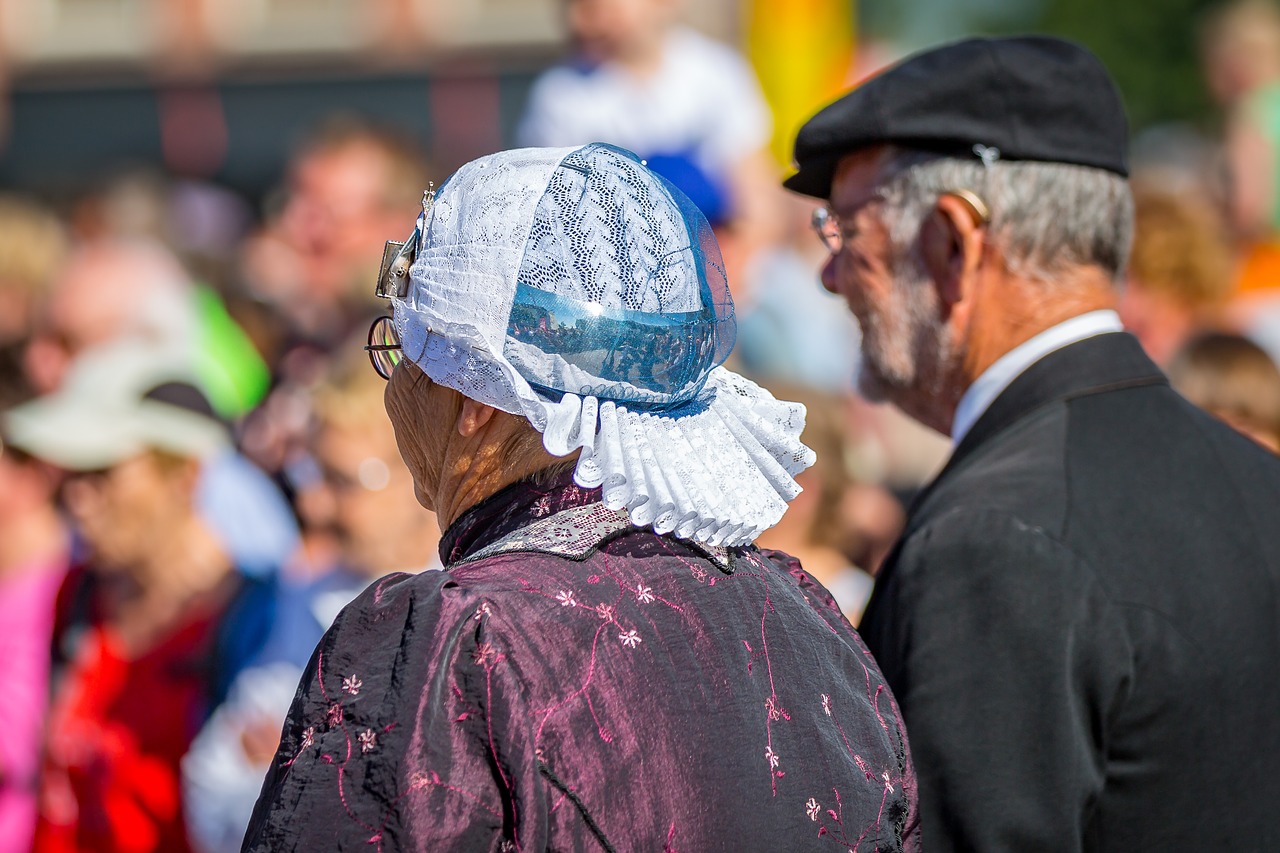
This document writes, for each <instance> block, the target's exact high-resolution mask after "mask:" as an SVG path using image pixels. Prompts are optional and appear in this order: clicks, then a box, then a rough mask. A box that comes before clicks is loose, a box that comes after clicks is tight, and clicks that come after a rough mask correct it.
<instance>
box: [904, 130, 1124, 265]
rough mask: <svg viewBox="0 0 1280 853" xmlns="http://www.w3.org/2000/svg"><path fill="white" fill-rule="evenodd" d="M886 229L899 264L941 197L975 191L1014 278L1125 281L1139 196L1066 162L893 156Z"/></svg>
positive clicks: (1114, 178)
mask: <svg viewBox="0 0 1280 853" xmlns="http://www.w3.org/2000/svg"><path fill="white" fill-rule="evenodd" d="M882 174H883V175H884V176H885V178H884V185H883V187H882V190H881V193H880V195H881V196H882V197H883V198H884V199H885V201H886V202H887V205H886V208H885V214H884V222H885V224H886V226H887V227H888V228H889V233H890V237H891V239H892V241H893V243H894V247H895V249H896V251H897V252H898V253H899V256H900V257H906V256H907V255H908V254H910V247H911V246H912V245H913V244H914V243H915V240H916V237H917V236H918V235H919V233H920V226H921V225H922V224H923V223H924V220H925V217H927V216H928V215H929V213H930V212H931V211H932V210H933V209H934V205H935V204H936V203H937V200H938V196H940V195H942V194H943V193H946V192H950V191H953V190H970V191H972V192H974V193H976V194H977V195H979V196H980V197H981V198H982V200H983V201H985V202H986V203H987V205H988V207H989V208H990V210H991V223H990V231H991V236H992V238H993V240H994V241H995V242H996V244H997V245H998V246H999V247H1000V249H1001V250H1002V252H1003V254H1004V260H1005V263H1006V264H1008V266H1009V269H1010V271H1012V272H1014V273H1015V274H1017V275H1020V276H1024V277H1026V278H1029V279H1033V280H1037V281H1043V282H1050V281H1052V280H1053V279H1054V278H1055V277H1056V276H1057V275H1059V274H1060V273H1062V272H1063V271H1064V270H1067V269H1070V268H1071V267H1076V266H1089V265H1096V266H1098V267H1101V268H1102V269H1103V270H1104V271H1105V272H1106V273H1107V274H1108V275H1110V276H1111V277H1112V279H1113V280H1117V281H1118V280H1119V279H1120V277H1121V276H1122V275H1123V273H1124V267H1125V263H1126V262H1127V260H1128V258H1129V247H1130V245H1131V243H1132V242H1133V195H1132V194H1131V193H1130V191H1129V184H1128V182H1127V181H1126V180H1125V179H1124V178H1122V177H1120V176H1119V175H1116V174H1114V173H1112V172H1108V171H1105V170H1103V169H1094V168H1090V167H1087V166H1075V165H1069V164H1066V163H1043V162H1032V161H1006V160H996V161H994V162H990V163H985V162H984V161H982V160H979V159H974V160H962V159H958V158H955V157H946V156H941V155H938V154H932V153H928V152H923V151H917V150H911V149H905V148H902V149H897V150H896V151H894V152H893V153H892V154H891V155H890V157H889V159H888V161H887V163H886V165H885V167H884V171H883V173H882Z"/></svg>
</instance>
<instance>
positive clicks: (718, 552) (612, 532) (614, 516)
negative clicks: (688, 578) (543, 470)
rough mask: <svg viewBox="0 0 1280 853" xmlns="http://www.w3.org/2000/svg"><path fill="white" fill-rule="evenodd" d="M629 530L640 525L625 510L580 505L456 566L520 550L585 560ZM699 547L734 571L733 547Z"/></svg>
mask: <svg viewBox="0 0 1280 853" xmlns="http://www.w3.org/2000/svg"><path fill="white" fill-rule="evenodd" d="M628 529H632V530H638V529H640V528H639V527H637V526H636V525H635V524H632V522H631V519H630V517H629V516H628V515H627V513H626V512H624V511H620V510H613V509H609V508H608V507H607V506H605V505H604V504H602V503H594V504H588V505H586V506H576V507H572V508H570V509H566V510H564V511H563V512H558V513H556V514H555V515H551V516H548V517H546V518H542V519H538V520H537V521H535V522H533V523H532V524H530V525H528V526H526V527H522V528H520V529H519V530H514V531H512V532H511V533H508V534H507V535H506V536H504V537H502V538H501V539H499V540H498V541H496V542H493V543H490V544H489V545H486V546H485V547H483V548H481V549H480V550H479V551H477V552H475V553H474V554H472V555H471V556H469V557H467V558H466V559H463V560H459V561H458V562H457V563H455V564H454V565H458V566H461V565H465V564H467V563H473V562H475V561H477V560H484V559H487V558H489V557H496V556H498V555H500V554H510V553H514V552H519V551H531V552H536V553H539V554H550V555H552V556H556V557H565V558H567V559H570V560H575V561H581V560H585V559H586V558H587V557H589V556H591V554H593V553H595V552H596V551H597V550H598V549H599V548H600V546H601V545H603V544H604V543H605V542H606V541H607V540H609V539H611V538H613V537H614V536H616V535H617V534H619V533H621V532H622V531H624V530H628ZM697 550H698V551H699V552H700V553H703V554H705V555H706V556H707V558H708V559H710V560H711V561H712V562H714V563H715V564H716V565H717V567H719V568H720V569H721V570H723V571H726V572H728V571H729V570H730V561H731V559H732V556H733V554H732V549H730V548H726V547H721V546H712V545H699V546H697Z"/></svg>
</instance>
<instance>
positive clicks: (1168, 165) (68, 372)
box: [0, 0, 1280, 853]
mask: <svg viewBox="0 0 1280 853" xmlns="http://www.w3.org/2000/svg"><path fill="white" fill-rule="evenodd" d="M566 10H567V20H568V24H569V27H570V30H571V32H572V34H573V37H574V39H573V44H574V51H575V52H574V54H573V55H572V56H569V57H566V60H565V62H564V63H563V64H561V65H559V66H557V67H555V68H553V69H551V70H549V71H547V72H546V73H545V74H544V75H543V76H542V77H541V78H540V80H539V81H538V82H537V84H536V85H535V87H534V89H533V91H532V93H531V96H530V99H529V101H528V103H527V105H526V108H525V115H524V118H523V120H522V122H521V124H520V127H519V130H518V134H517V139H515V140H513V142H514V143H517V144H527V145H572V144H578V143H585V142H589V141H595V140H603V141H607V142H612V143H615V144H618V145H621V146H623V147H626V148H629V149H631V150H634V151H635V152H636V153H637V154H639V155H640V156H641V157H643V158H645V159H646V160H647V161H648V164H649V166H650V167H651V168H653V169H654V170H656V171H658V172H659V173H661V174H662V175H664V176H665V177H667V178H668V179H669V180H670V181H672V182H673V183H674V184H676V185H677V186H679V187H680V188H681V189H682V190H684V191H685V193H686V194H688V195H689V196H690V198H692V199H693V200H694V201H695V202H696V203H697V204H698V205H699V207H700V208H701V209H702V210H703V212H704V213H705V214H706V215H707V218H708V220H709V221H710V222H711V224H712V225H713V227H714V228H715V231H716V234H717V237H718V239H719V241H720V242H721V246H722V249H723V254H724V258H725V264H726V267H727V270H728V275H729V281H730V285H731V288H732V292H733V296H734V300H735V305H736V312H737V320H738V341H737V346H736V347H735V351H734V355H733V357H732V360H731V366H732V367H733V368H734V369H736V370H739V371H741V372H742V373H744V374H746V375H747V376H749V377H751V378H753V379H755V380H756V381H758V382H760V383H761V384H763V385H765V386H767V387H769V388H770V389H771V390H772V391H773V392H774V393H775V395H777V396H779V397H782V398H785V399H793V400H799V401H801V402H803V403H805V404H806V406H807V407H808V412H809V415H808V426H807V428H806V432H805V435H804V441H805V442H806V443H807V444H808V445H809V446H810V447H812V448H814V449H815V450H816V451H817V453H818V464H817V465H815V466H814V467H813V468H812V469H810V470H808V471H806V472H804V473H803V474H801V475H800V476H799V477H798V478H797V479H798V480H799V482H800V483H801V485H802V486H803V487H804V493H803V494H802V495H801V496H800V497H799V498H798V499H796V500H795V501H794V502H793V504H792V505H791V508H790V510H789V511H788V513H787V514H786V516H785V517H784V518H783V520H782V522H781V523H780V524H779V525H778V526H777V527H775V528H773V529H771V530H769V531H767V532H766V534H765V535H764V536H762V537H761V539H760V543H761V545H762V546H767V547H774V548H780V549H783V550H786V551H788V552H790V553H792V554H794V555H795V556H797V557H798V558H799V559H800V560H801V562H802V563H803V565H804V566H805V567H806V568H807V569H808V570H809V571H810V573H811V574H813V575H814V576H815V577H817V578H818V579H820V580H821V581H822V582H823V583H824V584H825V585H826V586H827V587H828V588H829V589H830V590H831V591H832V593H833V594H834V596H835V598H836V599H837V601H838V602H839V603H840V605H841V606H842V608H843V609H844V610H845V612H846V614H847V615H848V616H849V618H850V620H852V621H853V622H855V624H856V622H857V619H858V616H859V614H860V611H861V608H862V605H863V604H864V603H865V601H866V599H867V596H868V595H869V594H870V589H871V586H872V583H873V578H874V575H875V572H876V570H877V567H878V566H879V565H880V562H881V561H882V560H883V558H884V557H885V555H886V553H887V552H888V550H889V548H890V547H891V546H892V544H893V542H894V540H895V538H896V536H897V534H898V533H899V532H900V529H901V526H902V523H903V518H904V505H905V502H907V501H909V500H910V497H911V495H912V493H913V492H914V491H915V490H916V489H918V488H919V487H920V486H921V485H922V484H923V483H924V482H926V481H927V480H928V479H929V478H930V477H931V476H932V474H933V473H935V472H936V470H937V469H938V468H939V467H940V466H941V464H942V463H943V462H944V461H945V458H946V456H947V454H948V452H949V450H950V445H949V443H948V442H947V441H946V440H945V439H944V438H942V437H941V436H938V435H935V434H932V433H929V432H927V431H925V430H924V428H922V427H919V426H917V425H916V424H915V423H914V422H911V421H908V420H907V419H906V418H905V417H904V416H902V415H900V414H899V413H897V412H896V411H894V410H892V409H889V408H885V407H880V406H872V405H870V404H868V403H865V402H863V401H861V400H860V399H858V398H857V397H856V396H855V395H854V394H853V393H852V390H851V389H852V377H853V375H854V372H855V371H856V369H857V361H858V355H857V353H858V334H859V333H858V329H857V327H856V324H855V323H854V321H853V320H852V318H851V317H850V315H849V314H848V312H847V311H846V310H845V308H844V306H843V304H842V303H841V302H840V301H839V300H838V299H837V298H836V297H834V296H832V295H830V294H828V293H827V292H825V291H824V290H823V289H822V288H821V285H820V284H819V281H818V269H819V267H820V266H821V264H822V262H823V260H824V258H825V253H826V251H827V250H826V249H825V248H824V246H823V245H822V244H821V242H820V241H819V240H818V239H816V238H815V237H814V235H813V233H812V232H811V230H810V227H809V217H810V213H811V205H810V204H809V203H807V202H802V201H800V200H799V199H797V198H794V197H789V196H787V195H786V194H785V193H783V191H782V190H781V189H780V188H779V185H778V180H779V178H780V176H781V171H782V170H781V168H780V167H779V166H778V164H776V162H775V161H774V160H773V159H772V158H771V155H770V154H769V153H768V142H769V138H770V132H771V119H770V112H769V109H768V107H767V105H766V102H765V100H764V98H763V96H762V95H761V92H760V87H759V85H758V83H757V82H756V79H755V77H754V75H753V72H752V69H751V67H750V66H749V64H748V63H747V62H746V61H745V60H744V59H743V58H742V57H741V56H740V55H738V54H737V53H736V52H734V51H733V50H732V49H731V48H729V47H728V46H726V45H723V44H720V43H717V42H714V41H711V40H709V39H707V38H706V37H704V36H702V35H699V34H698V33H696V32H694V31H692V30H690V29H687V28H685V27H683V26H681V25H680V24H679V23H678V14H677V13H678V4H677V3H676V2H674V0H627V2H613V3H602V2H596V0H571V2H569V3H567V4H566ZM1202 55H1203V67H1204V75H1205V85H1206V87H1207V88H1208V90H1209V91H1210V92H1211V93H1212V95H1213V96H1214V97H1215V98H1216V99H1217V103H1218V105H1219V108H1220V110H1221V116H1222V122H1221V128H1222V130H1221V133H1220V134H1218V135H1217V136H1216V137H1214V136H1207V135H1203V134H1199V133H1193V132H1190V131H1187V130H1185V129H1181V128H1157V129H1153V130H1150V131H1147V132H1145V133H1144V134H1142V135H1141V136H1139V138H1138V139H1137V140H1136V146H1135V148H1136V162H1135V164H1134V165H1135V169H1134V177H1133V182H1132V183H1133V188H1134V192H1135V196H1136V199H1137V236H1136V241H1135V245H1134V250H1133V255H1132V261H1131V264H1130V272H1129V277H1128V281H1127V284H1126V286H1125V289H1124V293H1123V295H1122V300H1121V313H1122V317H1123V319H1124V321H1125V323H1126V325H1127V326H1128V328H1129V329H1130V330H1131V331H1133V333H1134V334H1136V335H1137V336H1138V337H1139V339H1140V340H1141V341H1142V343H1143V345H1144V346H1145V347H1146V348H1147V349H1148V351H1149V353H1150V354H1151V356H1152V357H1153V358H1154V359H1155V360H1156V361H1157V362H1159V363H1160V364H1161V365H1163V366H1164V367H1165V368H1166V369H1167V370H1168V371H1169V373H1170V376H1171V377H1172V379H1173V380H1174V382H1175V385H1176V386H1177V387H1178V388H1179V389H1180V390H1181V391H1182V392H1183V393H1184V394H1185V395H1186V396H1187V397H1189V398H1190V399H1191V400H1192V401H1193V402H1195V403H1197V404H1199V405H1202V406H1203V407H1205V408H1206V409H1208V410H1209V411H1211V412H1213V413H1214V414H1216V415H1218V416H1220V417H1221V418H1222V419H1224V420H1225V421H1227V422H1228V423H1230V424H1231V425H1233V426H1234V427H1236V428H1237V429H1239V430H1240V431H1241V432H1243V433H1245V434H1247V435H1249V436H1251V437H1252V438H1254V439H1255V440H1257V441H1258V442H1259V443H1261V444H1263V445H1265V446H1267V447H1269V448H1271V449H1272V450H1273V451H1278V452H1280V371H1278V370H1277V368H1276V364H1275V359H1276V357H1277V356H1280V11H1277V7H1276V6H1274V5H1273V4H1272V3H1270V2H1264V0H1243V2H1236V3H1232V4H1230V5H1228V6H1224V7H1223V8H1221V9H1219V10H1217V11H1215V12H1214V13H1213V14H1212V15H1211V16H1210V17H1209V18H1208V19H1206V20H1205V21H1204V22H1203V25H1202ZM851 74H852V72H851ZM443 177H444V176H443V175H439V174H436V173H435V172H434V171H433V169H432V168H431V166H430V159H429V152H426V151H424V150H423V149H422V147H421V146H420V144H419V143H418V142H417V141H416V140H413V139H409V138H404V137H402V136H400V135H398V134H396V133H394V132H391V131H389V130H388V129H386V128H383V127H378V126H374V125H372V124H370V123H368V122H366V121H363V120H361V119H359V118H355V117H349V116H347V117H335V118H333V119H332V120H331V121H329V122H327V123H325V124H324V125H323V126H320V127H317V128H314V129H313V131H312V133H311V134H310V136H309V138H308V140H307V142H306V144H304V145H303V146H302V147H300V148H299V149H298V150H297V151H296V152H295V154H294V156H293V158H292V160H291V162H290V163H289V166H288V169H287V171H286V173H285V174H284V175H282V176H281V180H280V185H279V188H278V191H276V192H274V193H272V194H271V195H270V196H269V197H268V199H267V202H266V203H265V204H264V205H263V207H262V209H261V210H255V209H254V208H253V207H252V206H250V205H249V204H248V203H247V202H246V201H245V200H244V199H243V198H241V197H240V196H238V195H236V194H234V193H233V192H231V191H229V190H227V189H225V188H222V187H219V186H217V185H216V184H212V183H207V182H192V181H186V180H179V179H176V178H173V177H171V176H166V175H163V174H156V173H149V172H130V173H127V174H122V175H116V176H113V177H112V178H110V179H109V180H104V181H103V183H102V184H101V185H99V186H94V187H86V188H85V189H84V190H83V192H82V193H81V194H79V195H78V197H76V198H74V199H71V200H69V201H68V200H66V199H60V200H58V202H57V203H56V204H55V203H52V202H50V201H49V200H44V199H40V198H33V197H19V196H18V195H15V194H10V193H0V416H2V418H3V419H2V420H0V440H2V441H3V450H2V452H0V626H3V628H2V629H0V659H3V660H5V662H6V663H7V665H8V677H7V687H8V691H7V694H8V699H7V701H5V702H4V703H0V729H2V730H3V731H4V733H5V737H3V738H0V851H4V853H8V851H22V850H28V849H31V847H32V844H33V842H32V839H33V838H34V839H35V841H34V845H35V849H37V850H41V851H57V850H112V851H115V850H120V851H124V850H129V851H145V850H165V851H169V850H173V851H181V850H187V849H195V850H199V851H209V852H210V853H212V851H226V850H238V849H239V844H240V839H241V836H242V834H243V830H244V827H245V825H246V824H247V822H248V817H249V812H250V810H251V809H252V805H253V802H254V800H255V798H256V796H257V793H258V787H259V784H260V780H261V777H262V773H263V771H264V769H265V767H266V764H267V762H268V760H269V759H270V757H271V756H272V755H273V753H274V751H275V748H276V744H277V741H278V738H279V732H280V724H281V721H282V719H283V717H284V714H285V712H286V711H287V709H288V705H289V702H290V700H291V698H292V696H293V693H294V690H295V687H296V685H297V681H298V678H299V675H300V673H301V671H302V669H303V667H304V666H305V665H306V663H307V661H308V659H309V657H310V655H311V653H312V649H313V648H314V646H315V644H316V642H317V641H318V640H319V638H320V636H321V634H322V633H323V631H324V630H325V628H326V627H327V625H328V624H329V623H330V621H331V620H332V619H333V617H334V616H335V615H336V614H337V612H338V611H339V610H340V609H341V608H342V607H343V605H344V604H345V603H346V602H348V601H349V600H350V599H351V598H352V597H354V595H356V594H357V593H358V592H359V591H360V590H361V589H363V588H364V586H366V585H367V584H368V583H369V582H370V581H371V580H372V579H374V578H377V577H379V576H381V575H384V574H386V573H389V572H393V571H415V572H416V571H424V570H432V569H433V568H438V566H439V557H438V555H437V553H436V542H437V541H438V538H439V534H440V531H439V530H438V529H437V528H436V525H435V523H434V519H433V518H432V517H431V516H430V514H429V513H427V512H426V511H425V510H423V509H422V508H421V507H420V506H419V505H418V503H417V501H416V500H415V498H414V494H413V488H412V482H411V480H410V478H409V476H408V474H407V472H406V470H405V468H404V466H403V464H402V463H401V461H400V458H399V454H398V451H397V448H396V444H395V439H394V436H393V435H392V432H391V428H390V425H389V423H388V421H387V419H386V417H385V414H384V412H383V408H382V387H383V382H382V380H381V379H380V378H379V377H378V376H377V374H376V373H375V372H374V371H373V370H372V368H371V367H370V366H369V364H368V362H367V358H366V355H365V353H364V352H363V351H362V345H363V344H364V343H365V342H366V335H367V334H368V330H369V327H370V324H371V322H372V321H373V320H374V319H375V318H376V317H377V316H379V313H380V310H379V307H378V305H377V303H376V300H375V299H374V298H373V284H374V280H375V277H376V273H377V270H378V264H379V261H380V259H381V256H382V247H383V243H384V241H386V240H399V239H403V238H404V237H405V236H406V235H407V234H408V233H409V232H410V231H411V230H412V227H413V220H414V217H415V216H416V214H417V212H418V210H419V203H420V199H421V194H422V191H423V189H424V188H425V187H426V186H427V184H428V182H429V181H433V180H434V181H436V182H439V181H440V180H442V178H443ZM358 689H359V685H358V684H355V685H351V690H352V692H355V691H357V690H358Z"/></svg>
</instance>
